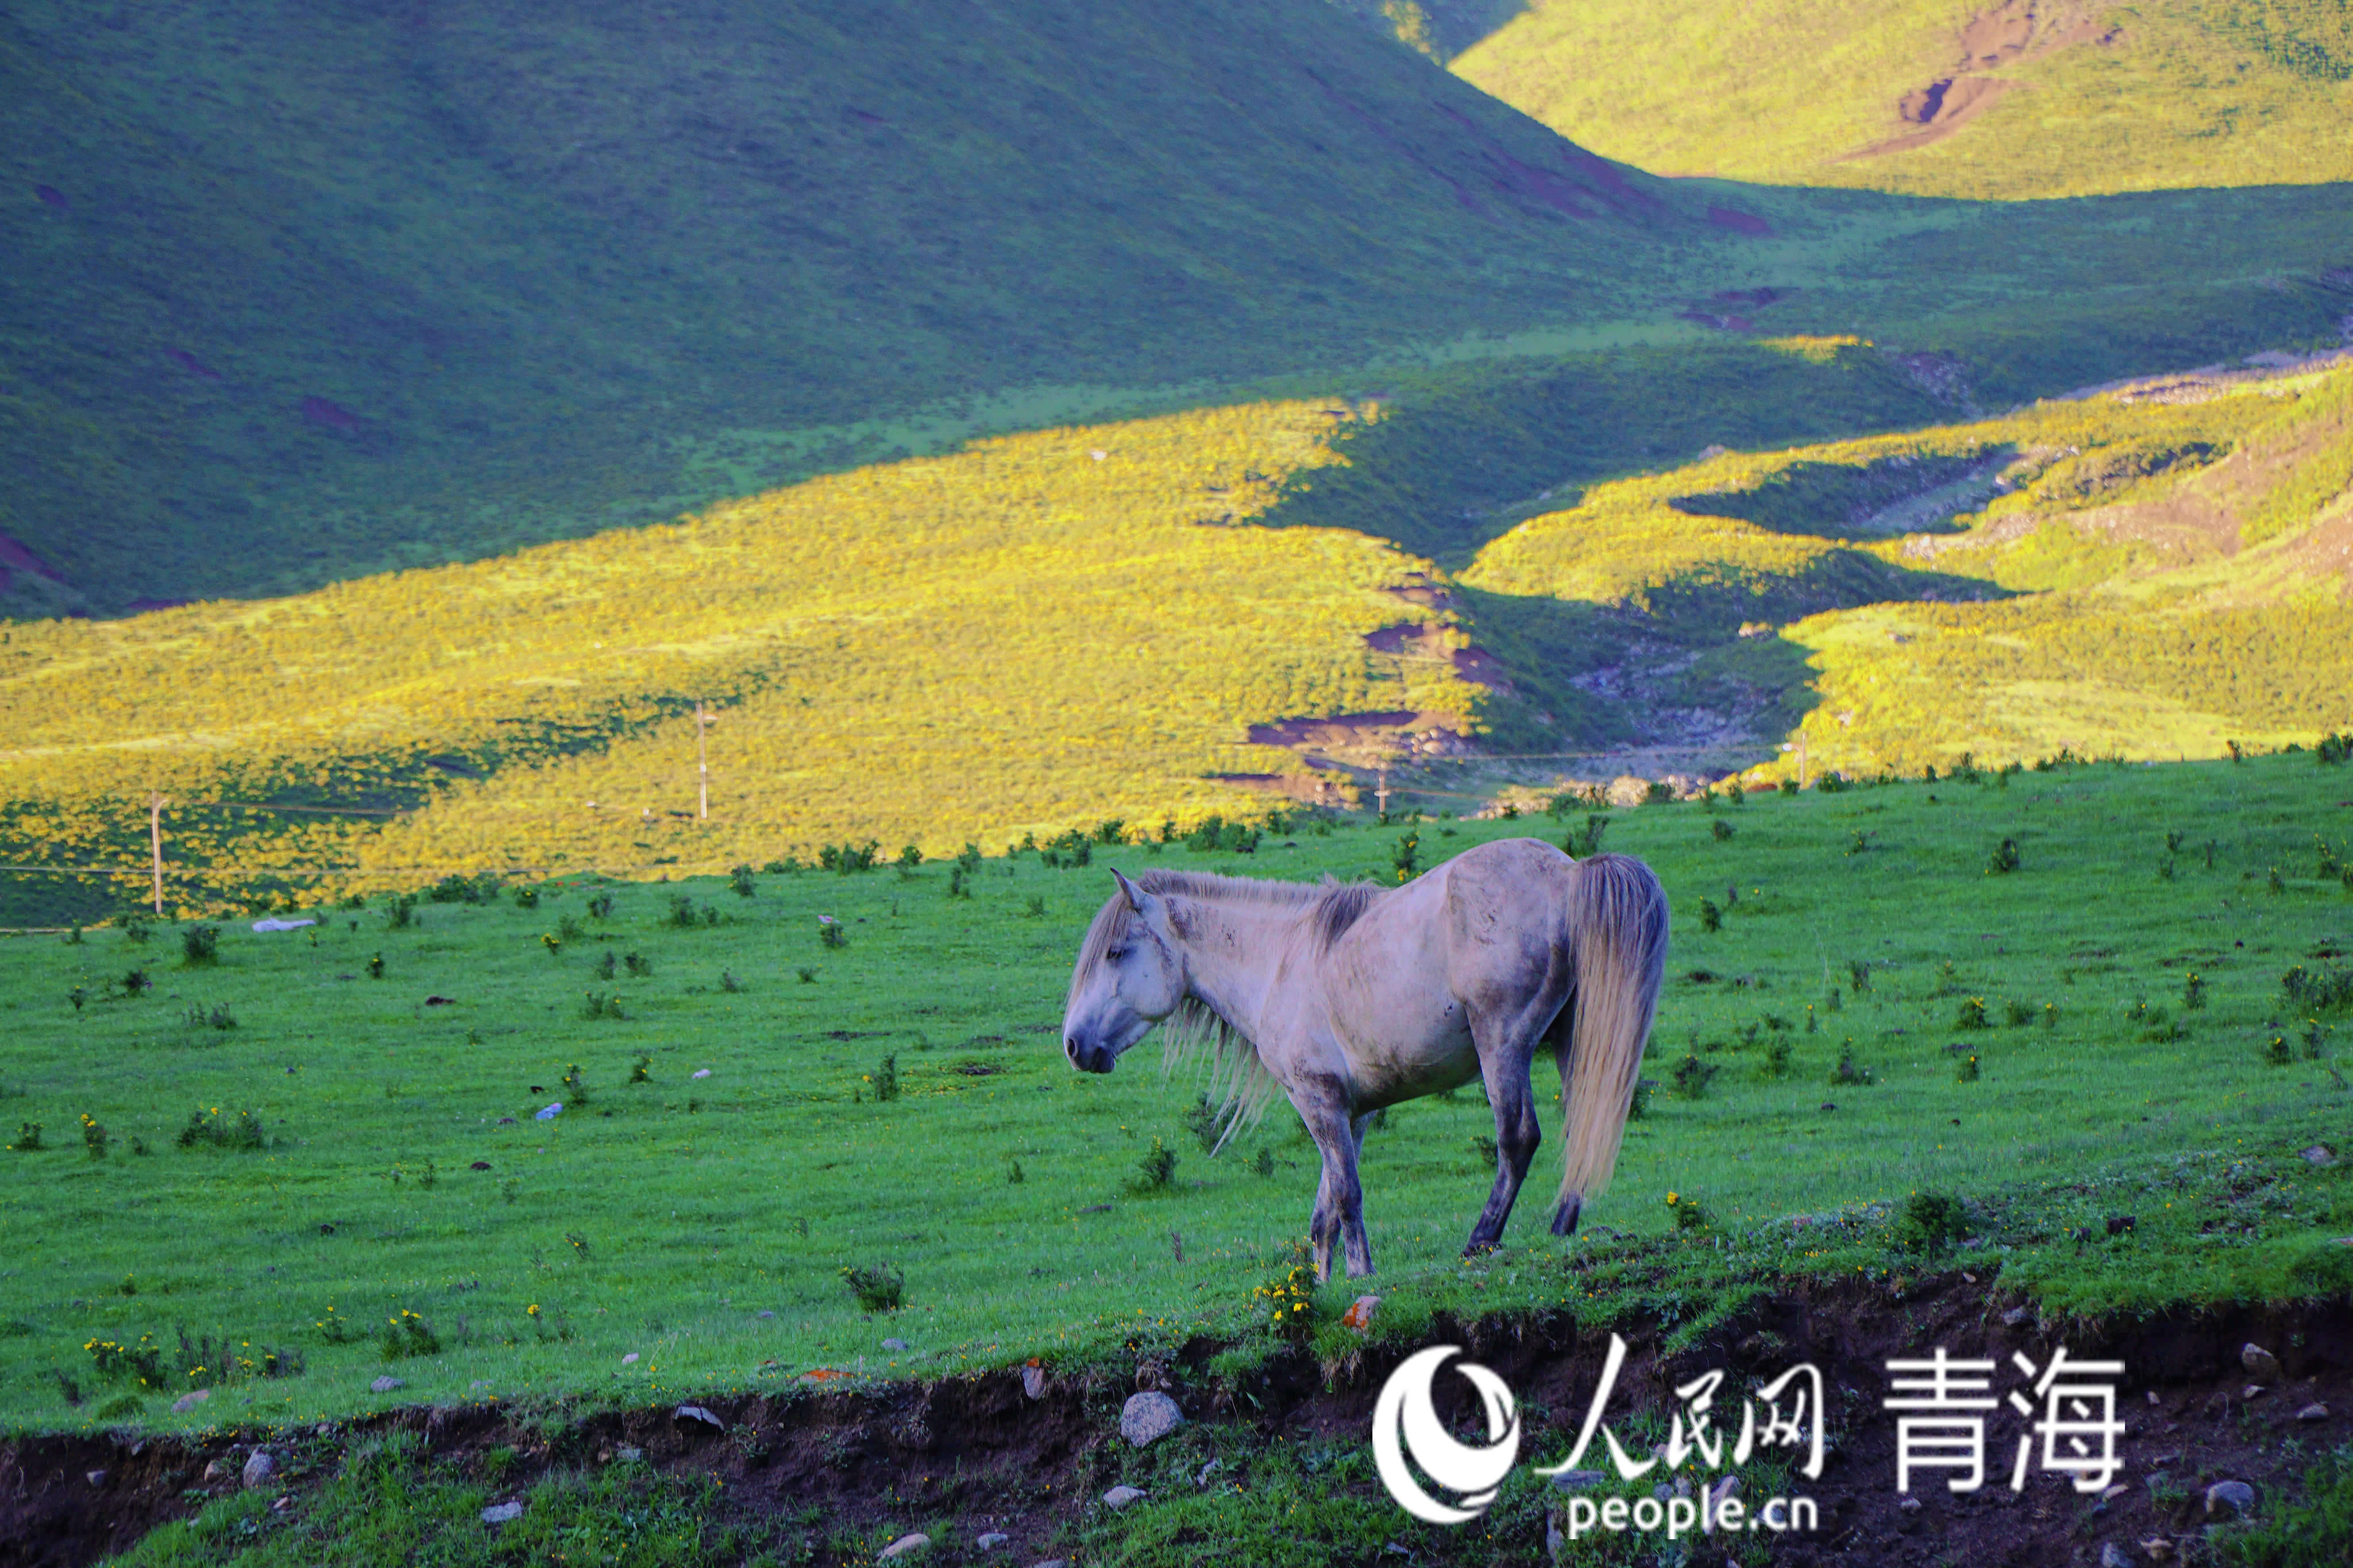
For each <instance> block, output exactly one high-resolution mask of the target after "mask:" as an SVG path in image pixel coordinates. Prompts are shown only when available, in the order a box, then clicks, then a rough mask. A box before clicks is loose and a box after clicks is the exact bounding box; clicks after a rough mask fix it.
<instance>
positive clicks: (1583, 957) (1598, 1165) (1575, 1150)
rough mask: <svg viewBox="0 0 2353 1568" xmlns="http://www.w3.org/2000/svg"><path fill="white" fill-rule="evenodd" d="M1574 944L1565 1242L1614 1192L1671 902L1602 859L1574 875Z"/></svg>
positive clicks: (1635, 870)
mask: <svg viewBox="0 0 2353 1568" xmlns="http://www.w3.org/2000/svg"><path fill="white" fill-rule="evenodd" d="M1568 875H1569V887H1568V910H1567V921H1568V931H1567V935H1568V940H1569V942H1571V944H1572V946H1573V951H1574V953H1575V963H1576V971H1577V978H1576V989H1575V990H1574V991H1573V992H1572V993H1571V994H1570V997H1569V1003H1568V1006H1569V1014H1570V1016H1569V1019H1568V1025H1569V1027H1568V1052H1567V1060H1566V1061H1565V1062H1564V1063H1563V1064H1562V1065H1563V1066H1564V1067H1565V1068H1567V1069H1568V1070H1567V1075H1566V1078H1565V1081H1564V1082H1563V1084H1562V1086H1561V1087H1562V1093H1561V1098H1562V1100H1564V1101H1565V1102H1566V1104H1565V1106H1564V1108H1563V1109H1564V1110H1565V1112H1566V1114H1567V1123H1566V1125H1565V1126H1564V1127H1563V1129H1562V1135H1561V1142H1562V1163H1563V1166H1564V1169H1563V1171H1562V1173H1561V1182H1560V1202H1561V1205H1562V1207H1561V1210H1560V1212H1559V1214H1558V1215H1557V1216H1556V1220H1555V1222H1554V1223H1555V1229H1556V1232H1558V1233H1559V1234H1562V1235H1566V1234H1567V1231H1568V1229H1569V1228H1570V1227H1572V1226H1575V1225H1576V1223H1577V1206H1576V1205H1580V1204H1581V1203H1582V1201H1583V1200H1584V1199H1585V1198H1586V1197H1588V1196H1590V1195H1592V1194H1597V1193H1599V1192H1601V1191H1602V1190H1603V1189H1604V1188H1606V1187H1608V1186H1609V1174H1610V1172H1611V1171H1613V1170H1614V1169H1616V1167H1617V1164H1618V1145H1619V1144H1620V1142H1622V1141H1623V1140H1624V1138H1625V1135H1626V1113H1627V1111H1628V1110H1630V1108H1631V1106H1632V1103H1633V1100H1634V1079H1635V1076H1636V1074H1637V1073H1639V1072H1640V1071H1641V1065H1642V1047H1643V1045H1644V1044H1645V1043H1646V1042H1647V1041H1648V1040H1649V1039H1650V1037H1651V1015H1652V1014H1653V1013H1654V1012H1656V1011H1657V1008H1658V1005H1659V983H1660V982H1661V980H1662V979H1663V978H1664V977H1665V974H1666V968H1667V895H1666V891H1665V889H1662V888H1661V887H1660V886H1659V879H1658V878H1657V877H1655V876H1653V875H1651V868H1649V867H1648V866H1645V865H1643V864H1642V863H1641V861H1640V860H1637V859H1635V858H1632V857H1631V856H1629V855H1596V856H1593V857H1591V858H1588V859H1584V860H1580V861H1578V862H1577V864H1576V865H1575V866H1573V867H1571V868H1569V874H1568Z"/></svg>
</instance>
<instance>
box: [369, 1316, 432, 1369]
mask: <svg viewBox="0 0 2353 1568" xmlns="http://www.w3.org/2000/svg"><path fill="white" fill-rule="evenodd" d="M379 1348H380V1349H381V1350H382V1352H383V1355H384V1359H385V1360H386V1361H406V1360H408V1359H409V1358H411V1357H414V1356H427V1355H439V1354H440V1353H441V1337H440V1335H438V1334H437V1333H435V1332H434V1331H433V1325H432V1324H431V1323H429V1322H427V1321H425V1319H424V1318H423V1317H422V1316H420V1315H419V1314H417V1313H416V1312H412V1311H410V1310H407V1309H406V1308H403V1309H402V1310H400V1312H399V1313H398V1314H397V1315H396V1316H394V1317H390V1318H387V1319H385V1325H384V1339H383V1341H382V1342H381V1344H380V1347H379Z"/></svg>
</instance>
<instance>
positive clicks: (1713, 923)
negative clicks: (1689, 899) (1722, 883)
mask: <svg viewBox="0 0 2353 1568" xmlns="http://www.w3.org/2000/svg"><path fill="white" fill-rule="evenodd" d="M1699 929H1700V930H1702V931H1722V930H1723V929H1724V911H1723V910H1720V909H1718V908H1716V906H1715V900H1714V899H1702V900H1700V901H1699Z"/></svg>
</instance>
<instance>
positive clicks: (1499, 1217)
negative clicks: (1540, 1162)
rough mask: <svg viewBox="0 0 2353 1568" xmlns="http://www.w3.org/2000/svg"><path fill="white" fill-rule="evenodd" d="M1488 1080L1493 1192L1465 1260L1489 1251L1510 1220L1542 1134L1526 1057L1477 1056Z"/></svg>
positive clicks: (1516, 1053)
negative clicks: (1492, 1123)
mask: <svg viewBox="0 0 2353 1568" xmlns="http://www.w3.org/2000/svg"><path fill="white" fill-rule="evenodd" d="M1480 1056H1481V1062H1480V1065H1481V1067H1482V1068H1484V1069H1485V1072H1486V1076H1487V1100H1488V1102H1489V1103H1490V1104H1491V1105H1493V1107H1494V1110H1495V1188H1494V1191H1493V1192H1491V1193H1489V1194H1487V1206H1486V1207H1485V1208H1483V1209H1482V1210H1481V1211H1480V1212H1479V1223H1478V1224H1477V1225H1475V1226H1472V1227H1471V1240H1470V1243H1469V1245H1468V1246H1466V1247H1463V1249H1462V1255H1463V1256H1464V1257H1465V1258H1470V1257H1475V1256H1476V1255H1477V1254H1479V1253H1482V1252H1486V1251H1489V1250H1491V1249H1493V1247H1494V1246H1495V1244H1496V1243H1497V1242H1498V1241H1501V1240H1502V1239H1503V1236H1504V1221H1506V1220H1508V1219H1510V1218H1511V1217H1512V1205H1513V1204H1514V1203H1515V1202H1516V1201H1518V1198H1519V1195H1520V1184H1521V1183H1522V1182H1524V1181H1525V1180H1527V1175H1528V1163H1529V1162H1530V1161H1532V1160H1534V1159H1535V1153H1536V1145H1537V1144H1538V1143H1540V1142H1543V1141H1544V1130H1543V1127H1542V1126H1541V1125H1540V1124H1539V1123H1538V1121H1537V1120H1536V1107H1535V1092H1534V1091H1533V1090H1532V1089H1530V1087H1529V1084H1528V1053H1527V1052H1526V1051H1525V1050H1511V1049H1503V1050H1498V1051H1495V1052H1493V1053H1489V1052H1485V1051H1482V1052H1481V1053H1480Z"/></svg>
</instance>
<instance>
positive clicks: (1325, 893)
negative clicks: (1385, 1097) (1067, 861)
mask: <svg viewBox="0 0 2353 1568" xmlns="http://www.w3.org/2000/svg"><path fill="white" fill-rule="evenodd" d="M1134 882H1135V885H1136V886H1137V887H1139V888H1141V889H1144V890H1145V892H1147V893H1156V894H1160V895H1163V896H1171V895H1173V896H1175V897H1177V898H1183V899H1198V900H1201V901H1202V902H1204V903H1219V904H1250V905H1254V906H1257V907H1259V908H1261V909H1272V910H1296V911H1298V912H1299V913H1300V914H1301V915H1303V916H1304V917H1305V919H1306V921H1307V922H1308V925H1309V930H1310V932H1311V934H1312V936H1313V938H1314V943H1315V951H1316V952H1318V953H1324V952H1330V951H1331V950H1332V947H1333V945H1334V944H1335V942H1338V941H1339V940H1340V938H1341V937H1342V936H1344V935H1345V934H1346V932H1347V931H1348V928H1349V927H1351V926H1353V925H1355V924H1356V921H1359V920H1361V919H1363V918H1364V914H1365V911H1366V910H1368V909H1370V908H1372V905H1373V901H1374V900H1376V899H1377V898H1379V897H1380V896H1381V892H1382V889H1380V888H1379V887H1377V886H1376V885H1375V884H1373V883H1370V882H1339V881H1335V880H1334V879H1332V878H1330V877H1328V876H1327V877H1325V878H1324V879H1323V880H1322V881H1320V882H1278V881H1271V880H1266V879H1260V878H1256V877H1220V876H1218V875H1216V874H1215V873H1212V872H1208V871H1168V870H1161V869H1158V868H1155V869H1153V870H1149V871H1146V872H1145V873H1144V874H1143V875H1141V876H1139V877H1136V878H1135V879H1134ZM1134 919H1135V911H1134V910H1131V909H1129V908H1128V906H1127V896H1126V895H1125V894H1124V893H1118V892H1114V893H1113V894H1112V896H1111V897H1110V898H1109V899H1107V900H1104V902H1103V908H1102V909H1100V910H1096V911H1095V918H1094V921H1093V922H1092V923H1091V924H1090V925H1089V926H1088V927H1087V934H1086V937H1085V940H1084V941H1082V942H1080V944H1079V961H1078V963H1077V964H1076V965H1075V966H1073V968H1072V969H1071V993H1070V994H1071V997H1072V998H1073V999H1075V998H1076V997H1077V995H1078V994H1079V988H1080V987H1081V986H1082V985H1083V984H1086V982H1087V980H1088V979H1089V978H1090V977H1091V976H1092V974H1093V973H1094V970H1095V966H1096V965H1097V964H1099V963H1102V962H1103V957H1104V955H1105V954H1107V953H1108V952H1111V950H1112V949H1113V947H1115V946H1117V945H1118V944H1119V943H1120V942H1122V941H1124V940H1125V938H1126V937H1127V934H1128V932H1129V930H1130V929H1131V927H1132V926H1133V924H1134ZM1160 1043H1161V1070H1162V1071H1163V1072H1173V1071H1175V1070H1176V1068H1177V1066H1178V1065H1179V1064H1180V1063H1182V1062H1184V1061H1186V1060H1187V1059H1188V1058H1193V1057H1195V1056H1207V1057H1208V1058H1209V1087H1208V1094H1207V1095H1206V1096H1204V1098H1205V1099H1206V1100H1208V1102H1209V1103H1210V1104H1211V1105H1213V1106H1215V1107H1216V1109H1217V1111H1218V1114H1219V1116H1220V1117H1221V1118H1223V1120H1224V1121H1225V1131H1223V1132H1221V1133H1219V1137H1218V1145H1217V1147H1218V1150H1222V1149H1224V1148H1225V1146H1226V1144H1227V1143H1228V1142H1230V1141H1231V1140H1232V1138H1233V1135H1234V1134H1235V1133H1236V1132H1237V1131H1240V1130H1241V1129H1242V1128H1244V1127H1246V1126H1254V1125H1256V1124H1257V1122H1258V1121H1259V1120H1260V1118H1261V1117H1263V1116H1264V1115H1265V1114H1266V1108H1267V1105H1268V1103H1269V1102H1270V1101H1271V1100H1273V1098H1274V1091H1275V1089H1277V1087H1278V1085H1277V1084H1276V1083H1275V1081H1274V1075H1273V1074H1271V1073H1270V1072H1268V1071H1267V1070H1266V1064H1265V1063H1263V1062H1261V1061H1260V1060H1259V1055H1258V1046H1257V1044H1256V1042H1254V1041H1252V1040H1251V1039H1250V1037H1248V1036H1246V1035H1244V1034H1243V1033H1242V1032H1241V1031H1240V1029H1238V1028H1236V1027H1235V1026H1233V1025H1232V1024H1231V1023H1230V1022H1229V1021H1228V1020H1227V1019H1226V1018H1225V1017H1223V1016H1220V1015H1219V1013H1218V1012H1217V1010H1216V1009H1214V1008H1212V1007H1211V1006H1210V1005H1208V1003H1206V1002H1203V1001H1201V1000H1199V999H1198V998H1197V997H1194V996H1189V995H1188V996H1187V997H1186V998H1185V999H1184V1000H1182V1001H1181V1002H1179V1003H1177V1004H1176V1011H1175V1012H1174V1013H1171V1014H1170V1015H1169V1016H1167V1017H1166V1018H1165V1019H1163V1020H1162V1021H1161V1026H1160ZM1211 1152H1212V1153H1214V1152H1217V1150H1213V1151H1211Z"/></svg>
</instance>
